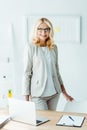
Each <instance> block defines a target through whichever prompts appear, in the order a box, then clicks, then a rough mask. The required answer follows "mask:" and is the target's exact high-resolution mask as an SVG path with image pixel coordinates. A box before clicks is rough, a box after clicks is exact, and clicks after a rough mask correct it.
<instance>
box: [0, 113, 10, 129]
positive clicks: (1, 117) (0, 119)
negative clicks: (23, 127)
mask: <svg viewBox="0 0 87 130" xmlns="http://www.w3.org/2000/svg"><path fill="white" fill-rule="evenodd" d="M9 120H10V116H5V115H0V128H1V127H3V126H4V125H5V124H6V123H7V122H8V121H9Z"/></svg>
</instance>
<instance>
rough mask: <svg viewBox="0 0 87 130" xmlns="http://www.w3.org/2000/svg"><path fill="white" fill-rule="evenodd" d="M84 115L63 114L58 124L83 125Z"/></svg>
mask: <svg viewBox="0 0 87 130" xmlns="http://www.w3.org/2000/svg"><path fill="white" fill-rule="evenodd" d="M84 119H85V117H84V116H74V115H63V116H62V117H61V118H60V120H59V121H58V122H57V124H56V125H61V126H75V127H81V126H82V123H83V121H84Z"/></svg>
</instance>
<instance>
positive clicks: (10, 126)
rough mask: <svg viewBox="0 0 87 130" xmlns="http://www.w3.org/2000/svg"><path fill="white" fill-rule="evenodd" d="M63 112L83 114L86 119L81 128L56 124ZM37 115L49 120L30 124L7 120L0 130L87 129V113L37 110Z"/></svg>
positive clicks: (0, 111)
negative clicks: (39, 123)
mask: <svg viewBox="0 0 87 130" xmlns="http://www.w3.org/2000/svg"><path fill="white" fill-rule="evenodd" d="M3 114H6V115H7V114H8V111H6V110H4V109H3V110H1V109H0V115H3ZM63 114H72V115H81V116H85V117H86V119H85V120H84V123H83V125H82V127H81V128H77V127H65V126H56V122H57V121H58V120H59V118H60V117H61V116H62V115H63ZM37 115H38V116H42V117H46V118H48V119H49V120H50V121H48V122H46V123H44V124H42V125H39V126H32V125H28V124H24V123H19V122H15V121H12V120H11V121H9V122H8V123H7V124H6V125H5V126H4V127H3V128H1V130H78V129H79V130H87V114H83V113H70V112H69V113H66V112H58V111H49V110H48V111H37Z"/></svg>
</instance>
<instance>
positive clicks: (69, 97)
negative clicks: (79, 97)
mask: <svg viewBox="0 0 87 130" xmlns="http://www.w3.org/2000/svg"><path fill="white" fill-rule="evenodd" d="M63 95H64V97H65V98H66V100H67V101H72V100H74V99H73V97H71V96H70V95H68V94H67V92H64V93H63Z"/></svg>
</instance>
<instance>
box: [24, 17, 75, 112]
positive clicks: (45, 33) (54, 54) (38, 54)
mask: <svg viewBox="0 0 87 130" xmlns="http://www.w3.org/2000/svg"><path fill="white" fill-rule="evenodd" d="M32 32H33V33H32V37H31V39H30V40H31V42H30V43H29V44H28V45H27V46H26V48H25V53H24V75H23V83H22V86H23V87H22V94H23V95H24V98H25V100H26V101H29V100H31V101H33V102H35V105H36V109H39V110H48V109H50V110H56V107H57V103H58V100H59V97H60V93H61V92H62V93H63V95H64V97H65V98H66V100H69V101H72V100H73V98H72V97H71V96H70V95H68V93H67V92H66V90H65V87H64V84H63V81H62V78H61V75H60V73H59V66H58V50H57V46H56V45H55V44H54V42H53V36H54V32H53V26H52V23H51V22H50V21H49V20H48V19H47V18H41V19H38V20H37V22H36V24H35V26H34V29H33V31H32Z"/></svg>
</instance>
